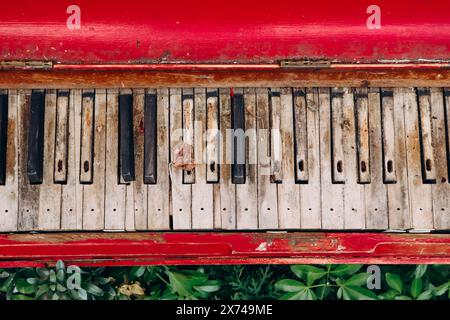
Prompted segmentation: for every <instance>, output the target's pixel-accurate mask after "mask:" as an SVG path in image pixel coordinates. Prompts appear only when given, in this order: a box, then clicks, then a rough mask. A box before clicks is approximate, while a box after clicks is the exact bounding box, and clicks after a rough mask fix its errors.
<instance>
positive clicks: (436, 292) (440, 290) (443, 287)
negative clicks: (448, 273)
mask: <svg viewBox="0 0 450 320" xmlns="http://www.w3.org/2000/svg"><path fill="white" fill-rule="evenodd" d="M449 286H450V282H447V283H444V284H441V285H440V286H439V287H436V288H434V289H433V294H434V295H435V296H438V297H439V296H442V295H443V294H444V293H446V292H447V290H448V289H449Z"/></svg>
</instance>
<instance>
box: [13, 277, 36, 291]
mask: <svg viewBox="0 0 450 320" xmlns="http://www.w3.org/2000/svg"><path fill="white" fill-rule="evenodd" d="M16 289H17V291H19V292H20V293H23V294H32V293H34V292H35V291H36V287H35V286H34V285H32V284H29V283H28V282H27V280H26V279H17V281H16Z"/></svg>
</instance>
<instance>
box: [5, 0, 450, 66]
mask: <svg viewBox="0 0 450 320" xmlns="http://www.w3.org/2000/svg"><path fill="white" fill-rule="evenodd" d="M71 4H77V5H78V6H79V7H80V9H81V29H80V30H70V29H68V28H67V26H66V20H67V18H68V17H69V14H67V13H66V10H67V7H68V6H69V5H71ZM372 4H376V5H378V6H379V7H380V8H381V29H379V30H369V29H368V28H367V26H366V20H367V18H368V16H369V15H368V14H367V13H366V10H367V7H368V6H369V5H372ZM449 12H450V2H449V1H447V0H396V1H388V0H378V1H372V0H362V1H354V0H340V1H335V0H323V1H298V0H280V1H268V2H262V1H260V0H246V1H239V0H228V1H226V2H214V1H207V0H193V1H183V0H172V1H170V2H167V1H143V0H142V1H139V0H128V1H106V0H96V1H92V0H77V1H52V0H40V1H33V0H21V1H17V2H12V1H5V2H4V3H2V8H1V10H0V39H1V41H0V60H24V59H25V60H52V61H55V62H59V63H69V64H71V63H84V64H97V63H103V64H104V63H107V64H109V63H120V64H127V63H166V62H171V63H183V62H186V63H213V64H217V63H234V62H239V63H244V64H246V63H273V62H276V61H277V60H282V59H303V58H308V59H311V58H324V59H329V60H334V61H336V62H345V63H351V62H366V63H377V62H380V61H381V60H392V59H407V60H413V61H418V60H419V59H433V60H436V59H437V60H440V59H444V60H449V58H450V54H449V52H450V36H449V35H450V15H449V14H448V13H449Z"/></svg>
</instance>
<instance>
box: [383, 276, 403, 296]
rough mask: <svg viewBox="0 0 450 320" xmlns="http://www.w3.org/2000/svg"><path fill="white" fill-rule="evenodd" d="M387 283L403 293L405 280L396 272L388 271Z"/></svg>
mask: <svg viewBox="0 0 450 320" xmlns="http://www.w3.org/2000/svg"><path fill="white" fill-rule="evenodd" d="M386 283H387V284H388V286H389V287H390V288H392V289H394V290H395V291H397V292H398V293H401V292H402V290H403V281H402V278H400V276H398V275H396V274H395V273H386Z"/></svg>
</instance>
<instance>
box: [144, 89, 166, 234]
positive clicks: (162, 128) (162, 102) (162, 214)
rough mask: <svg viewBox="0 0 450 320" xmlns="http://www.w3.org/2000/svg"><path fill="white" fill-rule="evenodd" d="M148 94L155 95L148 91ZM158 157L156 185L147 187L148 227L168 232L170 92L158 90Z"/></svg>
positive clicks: (151, 90) (152, 90)
mask: <svg viewBox="0 0 450 320" xmlns="http://www.w3.org/2000/svg"><path fill="white" fill-rule="evenodd" d="M147 93H154V89H148V90H147ZM157 95H158V97H157V133H158V134H157V142H156V143H157V156H156V167H157V176H156V184H148V185H147V194H148V198H147V201H148V203H147V206H148V209H147V218H148V224H147V227H148V229H150V230H167V229H169V227H170V210H169V209H170V208H169V203H170V199H169V195H170V174H169V166H168V164H169V157H170V156H169V90H168V89H167V88H162V89H158V90H157Z"/></svg>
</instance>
